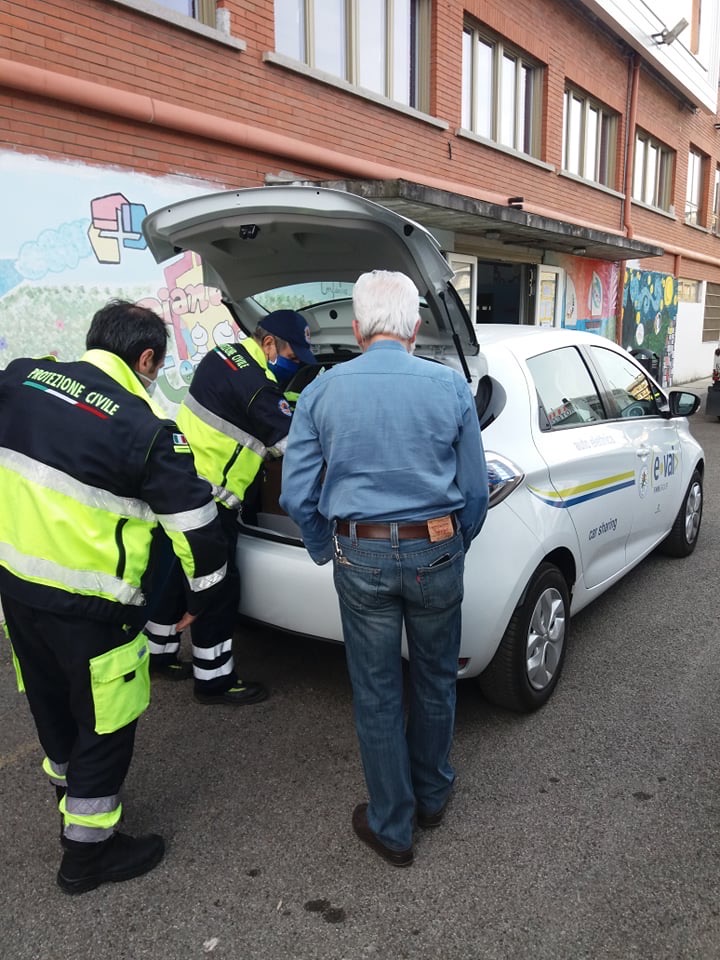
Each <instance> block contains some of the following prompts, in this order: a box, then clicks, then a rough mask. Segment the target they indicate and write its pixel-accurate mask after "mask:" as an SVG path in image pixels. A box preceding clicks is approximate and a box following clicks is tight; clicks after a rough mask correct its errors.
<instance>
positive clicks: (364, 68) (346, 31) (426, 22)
mask: <svg viewBox="0 0 720 960" xmlns="http://www.w3.org/2000/svg"><path fill="white" fill-rule="evenodd" d="M275 47H276V50H277V51H278V53H282V54H285V55H286V56H288V57H292V58H293V59H294V60H299V61H301V62H302V63H306V64H307V65H308V66H309V67H313V68H314V69H316V70H322V71H324V72H325V73H329V74H331V75H332V76H334V77H340V79H342V80H346V81H347V82H348V83H351V84H353V86H357V87H362V88H364V89H365V90H369V91H371V92H373V93H377V94H379V95H380V96H382V97H387V98H388V99H389V100H394V101H396V102H397V103H402V104H405V105H406V106H408V107H414V108H416V109H418V110H425V111H427V110H428V109H429V90H430V77H429V66H428V65H429V63H430V53H429V51H430V0H362V2H361V0H275Z"/></svg>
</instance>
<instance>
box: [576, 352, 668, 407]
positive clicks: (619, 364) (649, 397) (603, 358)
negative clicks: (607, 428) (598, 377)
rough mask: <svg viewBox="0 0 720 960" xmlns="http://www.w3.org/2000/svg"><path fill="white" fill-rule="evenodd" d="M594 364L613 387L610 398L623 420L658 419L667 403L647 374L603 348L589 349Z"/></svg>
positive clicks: (628, 358)
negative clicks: (661, 406)
mask: <svg viewBox="0 0 720 960" xmlns="http://www.w3.org/2000/svg"><path fill="white" fill-rule="evenodd" d="M590 354H591V356H592V359H593V363H595V364H597V366H598V368H599V369H600V372H601V374H602V376H603V377H604V379H605V380H606V381H607V384H608V386H609V388H610V390H609V392H610V396H611V398H612V400H613V401H614V403H615V404H616V406H617V409H618V414H619V416H621V417H657V416H658V414H659V412H660V410H659V405H660V404H661V403H662V402H663V401H664V397H663V395H662V394H661V393H660V391H659V390H658V388H657V387H656V386H655V384H654V383H653V382H652V381H651V380H649V379H648V377H647V376H646V375H645V372H644V371H643V370H642V369H641V368H640V367H639V366H638V365H637V364H636V363H634V362H633V360H631V359H630V357H625V356H623V355H622V354H619V353H615V352H614V351H613V350H607V349H605V348H604V347H594V346H593V347H590Z"/></svg>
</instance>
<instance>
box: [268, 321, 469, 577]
mask: <svg viewBox="0 0 720 960" xmlns="http://www.w3.org/2000/svg"><path fill="white" fill-rule="evenodd" d="M280 504H281V506H282V507H283V509H284V510H286V511H287V512H288V513H289V514H290V516H291V517H292V518H293V520H294V521H295V522H296V523H297V524H298V526H299V527H300V530H301V532H302V536H303V540H304V541H305V547H306V549H307V551H308V553H309V554H310V556H311V557H312V559H313V560H314V561H315V563H318V564H322V563H327V562H328V561H329V560H330V559H332V533H333V523H332V521H333V520H358V521H361V520H364V521H384V522H387V521H415V520H427V519H429V518H431V517H439V516H443V515H444V514H447V513H455V514H456V515H457V517H458V520H459V523H460V530H461V533H462V537H463V543H464V546H465V549H466V550H467V549H468V548H469V546H470V542H471V541H472V539H473V537H475V536H476V535H477V534H478V533H479V532H480V528H481V526H482V524H483V521H484V519H485V514H486V512H487V505H488V480H487V468H486V465H485V455H484V453H483V447H482V440H481V438H480V426H479V423H478V418H477V413H476V411H475V403H474V400H473V397H472V394H471V392H470V389H469V387H468V385H467V383H466V382H465V380H464V379H463V378H462V377H461V376H460V374H459V373H457V372H456V371H455V370H452V369H451V368H449V367H445V366H442V365H441V364H439V363H434V362H432V361H429V360H422V359H420V358H419V357H415V356H412V355H411V354H409V353H408V352H407V350H406V349H405V347H404V345H403V344H402V343H400V342H399V341H397V340H378V341H375V343H373V344H372V345H371V346H370V347H369V349H368V350H367V351H366V352H365V353H364V354H362V355H361V356H359V357H356V358H355V359H353V360H350V361H348V362H346V363H340V364H338V365H337V366H335V367H333V368H332V369H331V370H328V371H325V372H324V373H322V374H321V375H320V376H319V377H317V378H316V379H315V380H314V381H313V382H312V383H311V384H310V385H309V386H308V387H306V389H305V390H304V391H303V393H302V394H301V395H300V399H299V401H298V404H297V408H296V410H295V415H294V416H293V419H292V425H291V427H290V433H289V436H288V446H287V450H286V453H285V458H284V463H283V475H282V496H281V497H280Z"/></svg>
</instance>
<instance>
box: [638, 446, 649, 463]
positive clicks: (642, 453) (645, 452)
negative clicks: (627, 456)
mask: <svg viewBox="0 0 720 960" xmlns="http://www.w3.org/2000/svg"><path fill="white" fill-rule="evenodd" d="M650 453H651V450H650V447H638V448H637V450H636V451H635V455H636V456H638V457H640V459H641V460H644V459H645V457H649V456H650Z"/></svg>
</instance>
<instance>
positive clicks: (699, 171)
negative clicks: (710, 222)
mask: <svg viewBox="0 0 720 960" xmlns="http://www.w3.org/2000/svg"><path fill="white" fill-rule="evenodd" d="M704 172H705V158H704V157H703V155H702V154H701V153H698V152H697V150H691V151H690V152H689V154H688V174H687V192H686V194H685V223H691V224H693V225H694V226H697V225H698V224H699V223H700V222H701V217H702V210H701V205H702V195H703V179H704V178H703V174H704Z"/></svg>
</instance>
